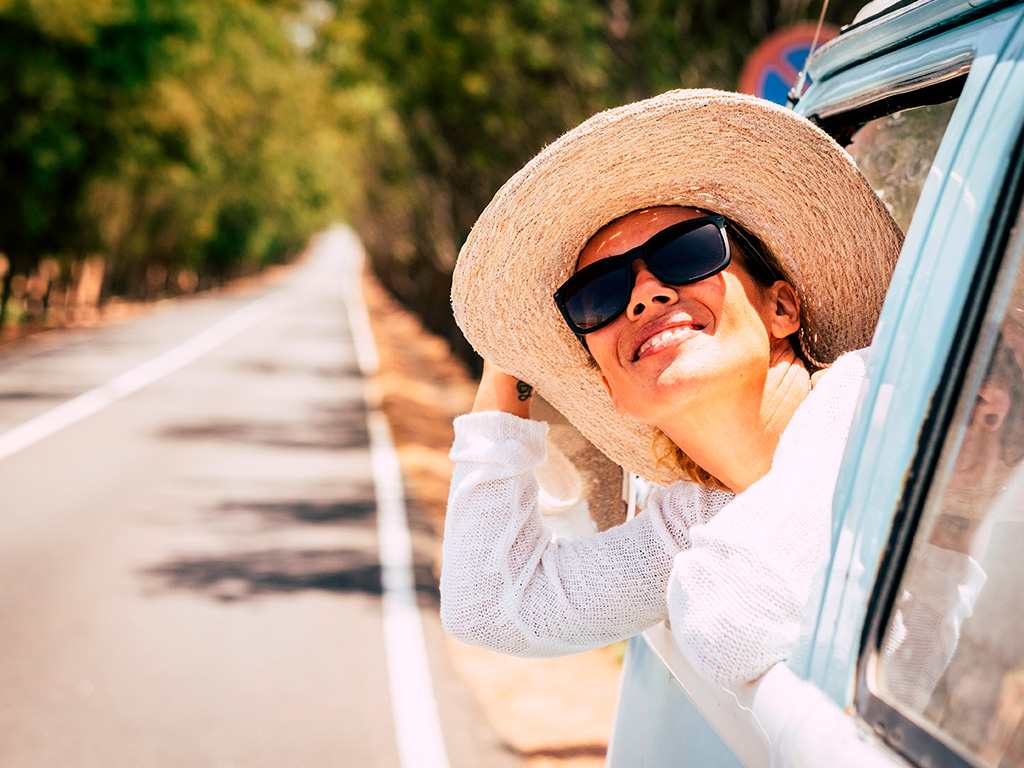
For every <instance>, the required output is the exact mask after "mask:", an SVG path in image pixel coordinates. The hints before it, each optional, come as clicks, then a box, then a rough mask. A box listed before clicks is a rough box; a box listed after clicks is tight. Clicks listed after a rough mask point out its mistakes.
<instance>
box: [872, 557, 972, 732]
mask: <svg viewBox="0 0 1024 768" xmlns="http://www.w3.org/2000/svg"><path fill="white" fill-rule="evenodd" d="M904 573H905V576H904V578H903V581H902V582H901V584H900V593H899V596H898V597H897V599H896V605H895V610H894V611H893V617H892V623H891V625H890V627H889V632H888V634H887V636H886V639H885V647H884V649H883V659H884V661H883V662H882V664H881V669H882V670H883V673H882V674H883V675H884V679H885V685H886V688H887V689H888V690H889V692H890V693H892V695H893V696H894V697H895V698H896V700H897V701H899V702H902V703H904V704H907V705H909V706H911V707H913V708H914V709H915V710H916V711H918V712H923V711H924V709H925V707H926V706H927V704H928V700H929V699H930V698H931V695H932V692H933V691H934V690H935V687H936V685H938V682H939V678H941V677H942V674H943V673H944V672H945V671H946V667H947V666H948V665H949V662H950V659H952V658H953V652H954V651H955V650H956V646H957V642H958V640H959V638H960V629H961V627H962V626H963V623H964V621H965V620H966V619H968V618H969V617H970V616H971V613H972V612H973V611H974V604H975V602H976V600H977V598H978V594H979V593H980V592H981V588H982V587H983V586H984V584H985V579H986V576H985V571H984V570H982V568H981V566H980V565H979V564H978V562H977V561H976V560H974V559H973V558H972V557H971V556H970V555H967V554H964V553H962V552H954V551H953V550H949V549H942V548H941V547H937V546H936V545H934V544H931V543H930V542H927V541H924V542H921V543H920V544H918V545H916V549H915V551H914V553H913V555H912V556H911V563H910V565H909V566H908V567H907V569H906V571H905V572H904Z"/></svg>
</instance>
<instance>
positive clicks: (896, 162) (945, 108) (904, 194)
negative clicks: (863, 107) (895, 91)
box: [846, 99, 956, 232]
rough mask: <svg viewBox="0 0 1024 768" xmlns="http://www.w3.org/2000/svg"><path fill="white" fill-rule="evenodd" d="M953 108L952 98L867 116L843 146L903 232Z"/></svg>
mask: <svg viewBox="0 0 1024 768" xmlns="http://www.w3.org/2000/svg"><path fill="white" fill-rule="evenodd" d="M955 106H956V100H955V99H954V100H952V101H946V102H943V103H941V104H928V105H926V106H920V107H914V108H911V109H903V110H900V111H898V112H893V113H892V114H888V115H885V116H883V117H879V118H876V119H874V120H869V121H868V122H866V123H864V125H863V126H861V127H860V128H859V129H858V130H857V131H856V132H854V134H853V136H852V138H851V140H850V143H849V144H848V145H847V147H846V150H847V151H848V152H849V153H850V156H851V157H853V160H854V162H855V163H856V164H857V167H858V168H860V171H861V173H863V174H864V177H865V178H866V179H867V180H868V183H869V184H870V185H871V186H872V188H873V189H874V190H875V192H876V193H878V196H879V197H880V198H881V199H882V202H884V203H885V206H886V207H887V208H888V209H889V213H891V214H892V216H893V218H894V219H896V223H897V224H899V225H900V229H902V230H903V231H904V232H906V231H907V227H909V226H910V219H911V217H912V216H913V215H914V208H916V207H917V201H918V199H919V198H920V197H921V189H922V187H924V182H925V179H926V178H927V177H928V170H929V169H930V168H931V165H932V161H933V160H934V159H935V154H936V152H938V150H939V142H940V141H941V140H942V135H943V134H944V133H945V132H946V126H947V125H948V124H949V119H950V117H951V116H952V115H953V108H954V107H955Z"/></svg>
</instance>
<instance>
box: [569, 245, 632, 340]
mask: <svg viewBox="0 0 1024 768" xmlns="http://www.w3.org/2000/svg"><path fill="white" fill-rule="evenodd" d="M628 301H629V274H628V272H627V271H626V268H625V267H624V266H622V265H621V264H610V263H606V262H600V261H599V262H597V263H596V264H592V265H591V266H590V267H587V268H586V269H584V270H581V271H579V272H577V273H576V275H575V276H574V277H573V279H572V280H571V281H569V282H567V283H566V285H565V287H564V288H563V289H562V292H561V302H562V306H563V307H564V309H565V313H566V314H567V315H568V317H569V319H571V320H572V322H573V323H574V324H575V325H576V328H577V329H578V330H580V331H584V332H586V331H589V330H592V329H594V328H596V327H598V326H600V325H602V324H603V323H606V322H607V321H609V320H611V319H612V318H613V317H615V316H616V315H618V314H619V313H620V312H621V311H622V310H623V308H625V306H626V303H627V302H628Z"/></svg>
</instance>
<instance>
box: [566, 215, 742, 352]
mask: <svg viewBox="0 0 1024 768" xmlns="http://www.w3.org/2000/svg"><path fill="white" fill-rule="evenodd" d="M729 258H730V251H729V237H728V235H726V232H725V217H724V216H720V215H718V214H713V215H710V216H701V217H700V218H697V219H689V220H687V221H682V222H680V223H679V224H673V225H672V226H671V227H668V228H666V229H663V230H661V232H658V233H657V234H656V235H654V237H652V238H651V239H650V240H648V241H647V242H645V243H643V244H641V245H638V246H637V247H636V248H631V249H630V250H628V251H626V252H625V253H620V254H619V255H617V256H608V257H606V258H603V259H601V260H600V261H596V262H594V263H593V264H591V265H589V266H587V267H584V268H583V269H581V270H580V271H579V272H577V273H576V274H575V275H573V276H572V277H570V278H569V279H568V280H566V281H565V282H564V283H562V287H561V288H559V289H558V290H557V291H555V304H556V305H557V306H558V309H559V311H560V312H561V313H562V317H564V318H565V322H566V323H568V324H569V327H570V328H571V329H572V332H573V333H575V334H576V335H577V336H579V337H581V338H582V337H583V336H585V335H586V334H588V333H593V332H594V331H596V330H598V329H599V328H604V327H605V326H606V325H608V323H610V322H612V321H613V320H614V319H615V318H617V317H618V316H619V315H621V314H622V313H623V311H625V309H626V307H627V306H628V305H629V299H630V296H631V295H632V293H633V286H634V284H635V282H636V275H635V274H634V273H633V262H634V261H636V260H637V259H640V260H641V261H643V263H644V264H646V265H647V268H648V269H649V270H650V271H651V274H653V275H654V276H655V277H656V278H658V279H659V280H661V282H663V283H665V284H666V285H689V284H690V283H696V282H700V281H701V280H705V279H707V278H709V277H711V276H712V275H717V274H718V273H719V272H721V271H722V270H723V269H725V268H726V267H727V266H728V265H729Z"/></svg>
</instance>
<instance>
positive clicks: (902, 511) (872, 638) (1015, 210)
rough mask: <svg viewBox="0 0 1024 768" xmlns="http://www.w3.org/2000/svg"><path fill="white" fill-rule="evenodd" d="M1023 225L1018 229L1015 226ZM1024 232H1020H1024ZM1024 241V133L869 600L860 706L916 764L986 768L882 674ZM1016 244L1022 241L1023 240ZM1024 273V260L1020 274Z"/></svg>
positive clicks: (873, 727) (868, 721)
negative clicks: (994, 314)
mask: <svg viewBox="0 0 1024 768" xmlns="http://www.w3.org/2000/svg"><path fill="white" fill-rule="evenodd" d="M1015 225H1016V226H1015ZM1018 230H1019V231H1018ZM1022 237H1024V133H1022V135H1021V136H1020V137H1018V141H1017V145H1016V147H1015V149H1014V153H1013V158H1012V161H1011V165H1010V169H1009V172H1008V174H1007V176H1006V178H1005V180H1004V184H1003V188H1002V194H1001V195H1000V202H999V204H998V207H997V210H996V212H995V216H994V217H993V220H992V225H991V226H990V228H989V230H988V233H987V235H986V239H985V243H984V246H983V249H982V253H981V257H980V259H979V261H978V265H977V268H976V270H975V272H974V276H973V279H972V281H971V285H970V288H969V293H968V295H969V296H970V297H971V298H970V299H969V300H968V302H967V303H966V304H965V306H964V310H963V313H962V315H961V320H962V323H961V327H962V328H963V330H964V332H963V333H962V334H960V335H959V336H958V337H957V338H956V340H955V342H954V344H953V345H952V347H951V349H950V352H949V355H948V357H947V360H946V365H945V371H944V375H943V377H942V382H943V383H942V384H941V385H940V386H939V387H938V389H937V390H936V392H935V396H934V398H933V400H932V406H931V408H930V410H929V412H928V415H927V417H926V419H925V422H924V425H923V427H922V430H921V436H920V441H919V450H918V452H917V454H916V455H915V457H914V460H913V462H912V463H911V466H910V470H909V473H908V475H907V481H906V485H905V490H904V493H903V495H902V497H901V499H900V502H899V505H898V507H897V509H896V513H895V515H894V517H893V527H892V534H891V536H890V538H889V540H888V542H887V544H886V546H885V549H884V551H883V554H882V559H881V562H880V566H879V570H878V577H877V579H876V580H875V586H874V589H873V591H872V594H871V596H870V598H869V601H868V606H867V621H866V622H865V624H864V629H863V632H862V635H861V642H860V651H859V654H858V662H857V675H856V685H855V689H854V707H855V711H856V713H857V715H858V717H859V718H860V719H861V720H862V721H863V723H864V725H865V726H866V727H867V728H868V729H869V730H870V731H872V732H873V733H874V734H875V735H876V736H877V737H878V738H880V739H882V740H883V741H885V742H886V743H887V744H888V745H889V746H890V747H892V748H893V749H894V750H896V751H897V752H899V753H900V754H901V755H902V756H903V757H905V758H906V759H908V760H910V761H911V762H913V763H914V764H916V765H935V766H944V767H948V768H984V766H983V764H981V763H980V762H975V761H972V760H971V759H970V757H969V756H968V755H966V754H964V753H962V752H961V751H960V750H959V748H958V747H957V746H956V745H955V744H954V742H953V741H952V740H951V739H948V740H947V739H944V738H943V737H942V734H941V732H940V731H938V730H937V729H935V728H934V727H933V726H931V725H929V724H927V723H926V721H924V720H923V719H919V718H917V717H915V716H914V715H913V714H912V713H909V712H904V711H902V710H900V709H898V708H897V707H896V706H895V705H894V704H892V703H890V702H888V701H886V700H885V699H884V698H882V697H881V696H880V695H879V692H878V690H877V687H876V686H875V672H876V669H877V665H878V660H879V658H880V653H881V650H880V649H881V645H882V642H883V637H884V634H885V630H886V628H887V627H888V624H889V620H890V618H891V615H892V610H893V605H894V604H895V600H896V596H897V594H898V590H899V587H900V583H901V581H902V577H903V574H904V571H905V569H906V564H907V560H908V558H909V555H910V550H911V545H912V544H913V541H914V537H915V534H916V533H917V529H918V524H919V522H920V520H921V515H922V513H923V511H924V507H925V503H926V501H927V498H928V494H929V491H930V490H931V488H932V481H933V480H934V478H935V473H936V469H937V468H938V463H939V459H940V456H941V453H942V449H943V446H944V443H945V439H946V435H947V433H948V431H949V429H950V427H951V426H953V425H952V422H953V418H954V416H955V411H956V407H957V405H958V402H959V400H960V396H961V393H962V388H963V385H964V382H965V379H966V377H967V375H968V372H969V369H970V366H971V364H972V362H973V352H974V349H975V346H976V344H977V342H978V339H979V337H980V334H981V332H982V329H983V326H984V321H985V318H986V312H987V310H988V308H989V306H990V302H991V298H992V296H993V294H994V291H995V288H996V286H997V285H998V283H999V280H1000V278H1001V276H1002V268H1003V266H1004V264H1003V262H1004V259H1005V257H1006V256H1007V254H1008V251H1009V249H1010V248H1011V246H1013V245H1014V244H1015V243H1017V244H1019V243H1020V242H1021V239H1022ZM1015 238H1016V240H1015ZM1019 268H1021V269H1024V261H1022V262H1021V265H1020V267H1019Z"/></svg>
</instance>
